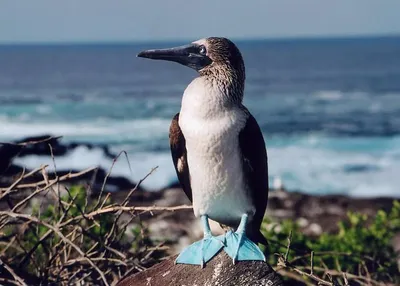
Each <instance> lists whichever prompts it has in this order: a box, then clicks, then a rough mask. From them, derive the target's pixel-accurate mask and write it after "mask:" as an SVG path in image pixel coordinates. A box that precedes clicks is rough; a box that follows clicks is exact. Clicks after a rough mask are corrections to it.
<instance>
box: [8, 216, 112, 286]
mask: <svg viewBox="0 0 400 286" xmlns="http://www.w3.org/2000/svg"><path fill="white" fill-rule="evenodd" d="M0 215H5V216H10V217H13V218H22V219H26V220H30V221H33V222H35V223H38V224H41V225H43V226H45V227H47V228H49V229H51V230H52V231H54V232H55V233H56V234H57V235H58V236H59V237H60V238H61V239H62V240H63V241H64V242H65V243H67V244H69V245H71V246H72V247H73V248H74V249H75V250H76V251H77V252H78V253H79V254H80V255H82V256H83V257H85V259H86V260H87V261H88V262H89V264H90V265H91V266H92V267H93V268H94V269H95V270H96V271H97V273H99V275H100V277H101V279H102V280H103V283H104V284H105V285H109V284H108V283H107V280H106V278H105V276H104V273H103V271H101V270H100V269H99V268H98V267H97V266H96V264H94V263H93V261H91V260H90V259H89V258H88V257H86V254H85V253H84V252H83V251H82V250H81V249H80V248H79V247H78V246H77V245H75V244H74V243H73V242H72V241H70V240H69V239H68V238H66V237H65V236H64V235H63V234H62V233H61V231H60V230H59V229H58V228H56V227H54V226H52V225H50V224H48V223H46V222H44V221H41V220H39V219H38V218H36V217H33V216H31V215H25V214H18V213H13V212H7V211H0Z"/></svg>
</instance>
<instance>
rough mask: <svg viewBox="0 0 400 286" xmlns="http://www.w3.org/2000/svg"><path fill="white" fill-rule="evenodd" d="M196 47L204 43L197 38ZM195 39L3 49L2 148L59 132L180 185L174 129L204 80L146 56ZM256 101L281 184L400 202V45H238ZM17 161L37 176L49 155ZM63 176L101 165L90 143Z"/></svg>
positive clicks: (121, 164) (66, 162) (137, 173)
mask: <svg viewBox="0 0 400 286" xmlns="http://www.w3.org/2000/svg"><path fill="white" fill-rule="evenodd" d="M193 40H195V39H193ZM180 44H183V43H167V42H162V43H141V44H91V45H32V46H0V141H2V142H4V141H12V140H15V139H21V138H22V137H26V136H33V135H42V134H52V135H55V136H63V139H62V140H63V141H64V142H90V143H99V144H100V143H101V144H107V145H108V146H109V147H110V149H111V151H112V152H114V153H115V154H117V153H119V152H120V151H126V152H127V154H128V157H129V162H130V165H131V168H132V171H130V169H129V167H128V164H127V162H126V159H125V158H123V157H121V158H120V159H119V160H118V162H117V163H116V165H115V166H114V169H113V172H112V173H113V174H115V175H122V176H126V177H128V178H130V179H132V180H133V181H137V180H139V179H140V178H142V177H143V176H145V175H146V174H147V173H148V172H149V171H150V170H151V169H152V168H153V167H155V166H158V169H157V171H156V172H154V173H153V174H152V176H151V177H150V178H148V179H147V180H146V181H145V182H144V183H143V186H144V187H146V188H148V189H152V190H157V189H159V188H162V187H164V186H166V185H168V184H170V183H172V182H174V181H176V175H175V171H174V169H173V165H172V161H171V158H170V153H169V141H168V128H169V124H170V121H171V118H172V117H173V116H174V115H175V113H177V112H178V111H179V109H180V101H181V96H182V94H183V91H184V89H185V87H186V86H187V84H188V83H189V82H190V81H191V79H193V78H194V77H195V76H196V73H195V72H194V71H192V70H190V69H188V68H186V67H183V66H180V65H178V64H174V63H169V62H162V61H150V60H145V59H140V58H136V54H137V53H138V52H139V51H140V50H143V49H150V48H164V47H170V46H175V45H180ZM237 45H238V46H239V48H240V49H241V51H242V53H243V56H244V60H245V63H246V74H247V80H246V88H245V100H244V103H245V105H246V106H247V107H248V108H249V110H250V111H251V112H252V114H253V115H254V116H255V118H256V119H257V121H258V122H259V124H260V126H261V128H262V131H263V134H264V137H265V140H266V144H267V148H268V162H269V174H270V185H271V186H273V185H274V184H276V182H283V185H284V186H285V187H286V188H287V189H289V190H301V191H303V192H308V193H312V194H333V193H342V194H349V195H352V196H397V197H400V187H399V186H400V38H396V37H391V38H359V39H308V40H279V41H278V40H277V41H274V40H265V41H238V42H237ZM16 163H18V164H21V165H25V166H26V167H28V168H35V167H37V166H39V165H40V164H44V163H47V164H49V165H50V166H52V165H53V164H52V161H51V160H50V158H49V157H39V156H27V157H23V158H18V159H16ZM56 164H57V169H59V170H61V169H63V170H69V169H75V170H76V169H82V168H86V167H92V166H101V167H103V168H105V169H109V168H110V167H111V164H112V160H110V159H109V158H107V156H105V154H103V151H102V149H101V148H94V149H91V150H88V149H87V148H86V147H83V146H81V147H78V148H76V149H74V150H73V151H71V152H69V153H68V155H67V156H64V157H60V158H57V160H56Z"/></svg>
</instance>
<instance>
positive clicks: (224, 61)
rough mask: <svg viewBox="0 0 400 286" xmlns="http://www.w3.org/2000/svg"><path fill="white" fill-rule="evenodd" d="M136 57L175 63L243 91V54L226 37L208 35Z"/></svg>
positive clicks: (144, 52)
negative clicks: (181, 44) (208, 36)
mask: <svg viewBox="0 0 400 286" xmlns="http://www.w3.org/2000/svg"><path fill="white" fill-rule="evenodd" d="M138 57H143V58H150V59H155V60H167V61H174V62H178V63H180V64H183V65H185V66H188V67H190V68H193V69H195V70H197V71H198V72H199V74H200V75H201V76H207V77H210V78H212V79H213V80H217V81H221V82H224V84H228V85H233V86H235V87H236V88H238V87H239V90H241V92H243V88H244V80H245V68H244V62H243V58H242V54H241V53H240V51H239V49H238V48H237V47H236V45H235V44H234V43H233V42H232V41H230V40H228V39H226V38H218V37H210V38H205V39H201V40H198V41H195V42H193V43H191V44H189V45H185V46H180V47H176V48H170V49H161V50H147V51H143V52H141V53H139V54H138Z"/></svg>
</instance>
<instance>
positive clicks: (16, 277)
mask: <svg viewBox="0 0 400 286" xmlns="http://www.w3.org/2000/svg"><path fill="white" fill-rule="evenodd" d="M0 265H1V266H3V267H4V268H5V269H6V270H7V271H8V272H9V273H10V274H11V275H12V277H14V280H15V281H16V282H18V285H26V283H25V282H24V280H23V279H22V278H21V277H19V276H18V275H17V274H16V273H15V272H14V270H12V268H11V267H10V266H8V265H7V264H6V263H4V262H3V260H1V259H0Z"/></svg>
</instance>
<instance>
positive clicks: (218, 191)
mask: <svg viewBox="0 0 400 286" xmlns="http://www.w3.org/2000/svg"><path fill="white" fill-rule="evenodd" d="M138 57H142V58H149V59H155V60H167V61H173V62H178V63H180V64H183V65H185V66H188V67H190V68H193V69H195V70H196V71H197V72H198V74H199V76H198V77H197V78H195V79H194V80H193V81H192V82H191V83H190V84H189V85H188V87H187V88H186V90H185V91H184V94H183V98H182V105H181V110H180V112H179V113H178V114H176V115H175V117H174V118H173V120H172V123H171V126H170V134H169V138H170V147H171V153H172V159H173V162H174V165H175V170H176V173H177V176H178V179H179V181H180V184H181V186H182V188H183V191H184V192H185V193H186V195H187V196H188V197H189V199H190V200H191V201H192V203H193V210H194V214H195V216H196V217H200V218H201V221H202V223H203V227H204V238H203V239H202V240H200V241H198V242H195V243H193V244H192V245H190V246H189V247H187V248H186V249H184V250H183V251H182V252H181V253H180V255H179V256H178V258H177V259H176V262H177V263H185V264H198V265H201V266H202V267H203V265H204V263H206V262H207V261H209V260H210V259H212V257H213V256H214V255H216V254H217V253H218V252H219V251H220V250H221V249H222V248H223V249H224V250H225V251H226V253H227V254H228V255H229V256H230V257H231V258H232V259H233V263H235V262H236V261H240V260H264V261H265V256H264V254H263V253H262V251H261V250H260V249H259V248H258V246H257V244H256V243H263V244H266V243H267V241H266V239H265V238H264V236H263V235H262V234H261V232H260V226H261V222H262V219H263V217H264V213H265V209H266V206H267V200H268V165H267V152H266V148H265V143H264V138H263V135H262V133H261V130H260V127H259V126H258V124H257V122H256V120H255V119H254V117H253V116H252V115H251V114H250V112H249V111H248V110H247V108H246V107H245V106H244V105H243V103H242V101H243V93H244V84H245V67H244V62H243V58H242V55H241V53H240V51H239V49H238V48H237V47H236V45H235V44H234V43H233V42H231V41H230V40H228V39H226V38H216V37H211V38H206V39H201V40H198V41H196V42H193V43H191V44H189V45H185V46H181V47H176V48H170V49H157V50H146V51H143V52H141V53H139V54H138ZM209 218H210V219H212V220H214V221H217V222H219V223H220V224H223V225H226V226H229V227H231V228H233V229H236V231H233V230H230V231H228V232H227V233H225V235H221V236H218V237H215V236H213V235H212V233H211V230H210V226H209V222H208V219H209Z"/></svg>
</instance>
